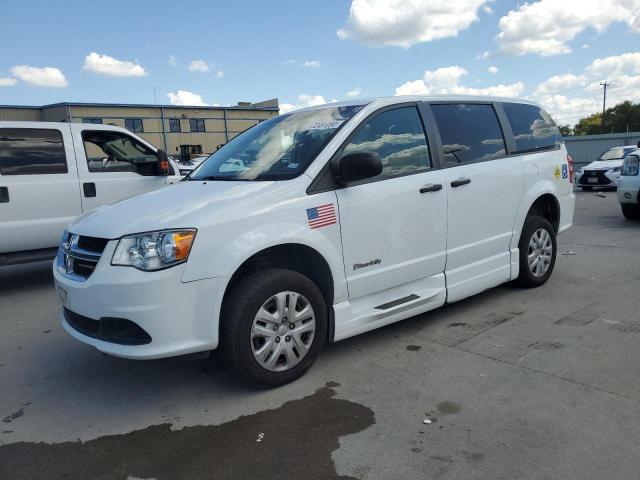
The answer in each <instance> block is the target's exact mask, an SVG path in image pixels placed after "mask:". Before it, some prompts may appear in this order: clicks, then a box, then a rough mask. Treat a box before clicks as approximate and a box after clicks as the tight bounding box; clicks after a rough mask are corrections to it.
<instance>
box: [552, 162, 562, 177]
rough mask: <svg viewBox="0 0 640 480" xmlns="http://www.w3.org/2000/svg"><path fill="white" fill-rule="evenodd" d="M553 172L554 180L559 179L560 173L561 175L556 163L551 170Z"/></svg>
mask: <svg viewBox="0 0 640 480" xmlns="http://www.w3.org/2000/svg"><path fill="white" fill-rule="evenodd" d="M553 174H554V175H555V176H556V180H560V175H562V173H561V172H560V167H559V166H557V165H556V169H555V170H554V171H553Z"/></svg>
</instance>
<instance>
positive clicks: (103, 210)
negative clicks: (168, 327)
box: [69, 181, 297, 239]
mask: <svg viewBox="0 0 640 480" xmlns="http://www.w3.org/2000/svg"><path fill="white" fill-rule="evenodd" d="M290 183H291V182H253V181H252V182H244V181H235V182H227V181H209V182H202V181H188V182H180V183H177V184H175V185H170V186H167V187H164V188H160V189H158V190H154V191H152V192H149V193H145V194H143V195H139V196H137V197H132V198H128V199H126V200H121V201H119V202H115V203H112V204H109V205H102V206H100V207H98V208H96V209H94V210H91V211H89V212H87V213H85V214H84V215H82V216H80V217H78V218H77V219H76V220H75V221H74V222H73V223H71V225H70V226H69V231H71V232H73V233H77V234H80V235H87V236H91V237H98V238H109V239H114V238H120V237H122V236H124V235H129V234H133V233H140V232H148V231H152V230H162V229H165V228H199V227H201V226H204V225H209V224H212V223H216V222H219V221H223V220H226V219H229V218H232V219H233V218H238V217H240V216H244V215H247V214H248V212H252V211H254V210H255V209H256V207H259V208H261V209H264V208H265V207H268V205H269V204H273V203H275V202H279V201H283V200H286V198H287V197H289V198H290V197H291V196H292V194H293V192H295V191H297V189H295V188H291V186H292V185H291V184H290ZM287 184H289V185H287Z"/></svg>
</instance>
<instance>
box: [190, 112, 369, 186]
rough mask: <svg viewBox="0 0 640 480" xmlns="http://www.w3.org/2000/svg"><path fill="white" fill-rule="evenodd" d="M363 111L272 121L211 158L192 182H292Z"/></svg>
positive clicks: (305, 114) (293, 115) (281, 117)
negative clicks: (345, 125)
mask: <svg viewBox="0 0 640 480" xmlns="http://www.w3.org/2000/svg"><path fill="white" fill-rule="evenodd" d="M362 107H363V105H350V106H343V107H326V108H319V109H316V110H309V111H301V112H294V113H289V114H285V115H279V116H277V117H274V118H271V119H269V120H267V121H266V122H263V123H260V124H258V125H256V126H255V127H252V128H251V129H249V130H247V131H246V132H244V133H243V134H242V135H239V136H238V137H236V138H234V139H233V140H232V141H231V142H229V143H228V144H226V145H225V146H224V147H222V148H221V149H220V150H218V151H217V152H215V153H214V154H213V155H211V156H210V157H209V158H208V159H207V160H206V161H205V162H204V163H203V164H202V165H201V166H200V167H199V168H198V169H197V170H195V171H194V173H193V174H192V175H191V177H190V179H191V180H288V179H290V178H294V177H297V176H298V175H300V174H301V173H302V172H304V170H305V169H306V168H307V167H308V166H309V164H310V163H311V162H312V161H313V160H314V159H315V157H316V155H318V153H320V151H321V150H322V149H323V148H324V146H325V145H326V144H327V143H328V142H329V140H330V139H331V137H332V136H333V135H334V134H335V133H336V132H337V131H338V129H340V128H341V127H342V126H343V125H344V124H345V123H346V122H347V121H348V120H349V119H350V118H351V117H353V116H354V115H355V114H356V112H357V111H358V110H360V109H361V108H362Z"/></svg>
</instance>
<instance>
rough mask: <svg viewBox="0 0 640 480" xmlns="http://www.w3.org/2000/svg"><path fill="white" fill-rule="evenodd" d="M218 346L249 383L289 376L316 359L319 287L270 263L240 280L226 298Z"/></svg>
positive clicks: (323, 317)
mask: <svg viewBox="0 0 640 480" xmlns="http://www.w3.org/2000/svg"><path fill="white" fill-rule="evenodd" d="M221 333H222V335H221V344H220V351H221V353H222V358H223V360H224V361H225V363H226V364H227V365H229V366H230V367H231V368H233V369H234V370H235V371H237V372H238V373H240V374H241V375H242V376H243V377H244V378H245V379H247V380H249V381H250V382H252V383H255V384H259V385H261V386H265V387H276V386H278V385H283V384H285V383H288V382H291V381H292V380H295V379H296V378H298V377H300V376H301V375H302V374H303V373H304V372H306V371H307V370H308V369H309V367H311V365H312V364H313V363H314V362H315V360H316V358H318V355H320V351H321V350H322V346H323V344H324V341H325V338H326V336H327V307H326V304H325V301H324V297H323V296H322V293H321V292H320V290H319V289H318V287H317V286H316V285H315V284H314V283H313V282H312V281H311V280H310V279H309V278H307V277H306V276H304V275H302V274H300V273H298V272H294V271H292V270H286V269H279V268H271V269H266V270H262V271H260V272H257V273H254V274H252V275H249V276H247V277H246V278H244V279H243V280H241V281H240V282H239V283H238V284H237V285H236V286H235V287H234V288H233V290H232V291H231V292H230V294H229V296H228V297H227V298H226V299H225V302H224V308H223V315H222V332H221Z"/></svg>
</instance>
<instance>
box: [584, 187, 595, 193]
mask: <svg viewBox="0 0 640 480" xmlns="http://www.w3.org/2000/svg"><path fill="white" fill-rule="evenodd" d="M591 190H593V187H582V191H583V192H590V191H591Z"/></svg>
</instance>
